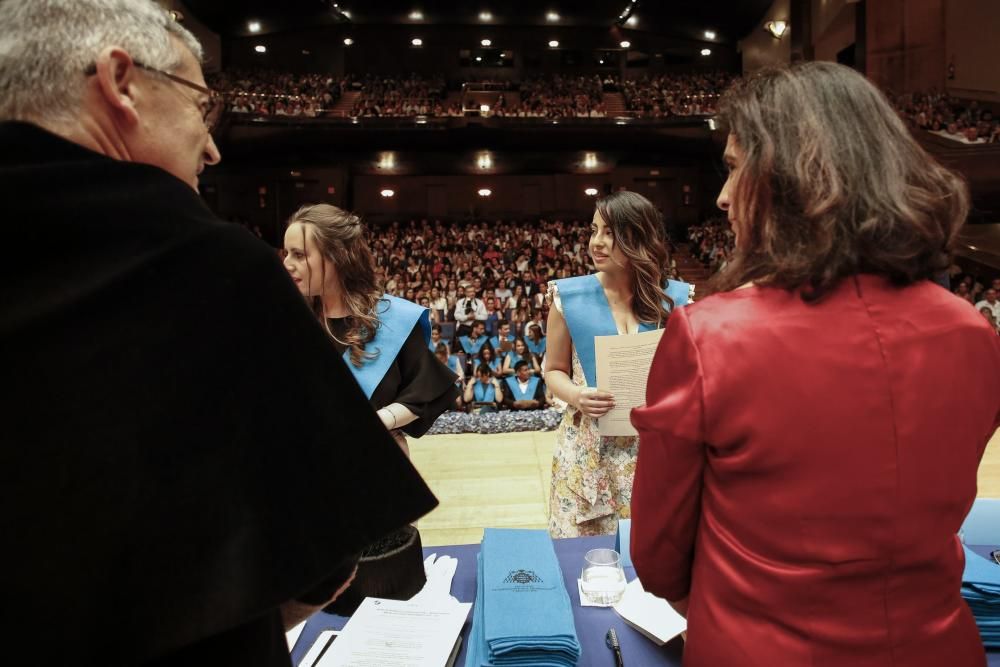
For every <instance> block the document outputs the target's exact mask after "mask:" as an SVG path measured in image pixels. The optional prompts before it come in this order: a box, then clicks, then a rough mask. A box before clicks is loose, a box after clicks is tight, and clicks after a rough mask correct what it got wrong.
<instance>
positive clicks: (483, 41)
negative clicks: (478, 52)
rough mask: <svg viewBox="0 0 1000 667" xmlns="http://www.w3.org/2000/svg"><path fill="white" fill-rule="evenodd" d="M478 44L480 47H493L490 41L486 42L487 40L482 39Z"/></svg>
mask: <svg viewBox="0 0 1000 667" xmlns="http://www.w3.org/2000/svg"><path fill="white" fill-rule="evenodd" d="M479 43H480V44H481V45H482V46H492V45H493V42H492V41H490V40H488V39H484V40H482V41H480V42H479Z"/></svg>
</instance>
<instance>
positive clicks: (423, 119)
mask: <svg viewBox="0 0 1000 667" xmlns="http://www.w3.org/2000/svg"><path fill="white" fill-rule="evenodd" d="M416 123H417V125H426V124H427V116H417V120H416Z"/></svg>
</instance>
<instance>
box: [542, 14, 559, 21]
mask: <svg viewBox="0 0 1000 667" xmlns="http://www.w3.org/2000/svg"><path fill="white" fill-rule="evenodd" d="M545 20H546V21H549V22H551V23H555V22H556V21H558V20H559V14H557V13H555V12H549V13H548V14H546V15H545Z"/></svg>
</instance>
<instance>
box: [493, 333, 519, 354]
mask: <svg viewBox="0 0 1000 667" xmlns="http://www.w3.org/2000/svg"><path fill="white" fill-rule="evenodd" d="M507 340H508V341H510V342H511V343H513V342H514V334H507ZM490 345H492V346H493V349H494V350H496V351H497V353H499V352H500V336H493V338H490Z"/></svg>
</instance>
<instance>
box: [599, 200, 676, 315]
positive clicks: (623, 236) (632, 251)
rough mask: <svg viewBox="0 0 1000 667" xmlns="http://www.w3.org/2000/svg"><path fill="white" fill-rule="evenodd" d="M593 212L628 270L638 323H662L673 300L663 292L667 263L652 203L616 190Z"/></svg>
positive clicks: (661, 226)
mask: <svg viewBox="0 0 1000 667" xmlns="http://www.w3.org/2000/svg"><path fill="white" fill-rule="evenodd" d="M597 212H598V213H600V214H601V218H602V219H603V220H604V224H606V225H607V226H608V227H610V228H611V232H612V234H613V237H614V246H615V247H616V248H618V249H620V250H621V251H622V254H624V255H625V257H627V258H628V260H629V265H630V267H631V270H632V289H633V292H634V293H633V299H632V311H633V312H634V313H635V316H636V318H638V320H639V321H640V322H652V323H655V324H656V326H657V327H661V326H663V325H664V324H665V323H666V321H667V317H669V316H670V311H671V310H673V307H674V302H673V299H671V298H670V297H669V296H667V294H666V292H664V291H663V277H664V271H666V267H667V265H668V264H669V263H670V259H669V255H668V254H667V246H666V243H664V239H663V219H662V218H661V217H660V212H659V211H657V210H656V207H655V206H653V203H652V202H651V201H649V200H648V199H646V198H645V197H643V196H642V195H640V194H637V193H635V192H629V191H628V190H619V191H618V192H613V193H611V194H610V195H608V196H607V197H602V198H601V199H598V200H597Z"/></svg>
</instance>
